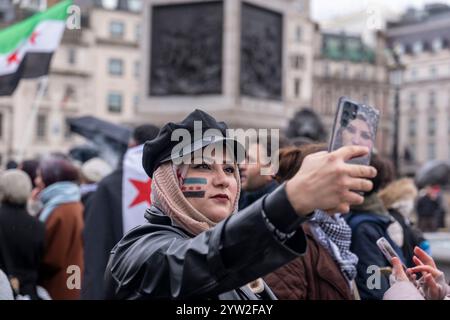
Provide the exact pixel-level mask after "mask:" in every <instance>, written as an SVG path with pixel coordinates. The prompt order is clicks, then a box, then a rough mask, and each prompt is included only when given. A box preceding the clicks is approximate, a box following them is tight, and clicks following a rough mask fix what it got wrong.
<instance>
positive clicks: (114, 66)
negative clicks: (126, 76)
mask: <svg viewBox="0 0 450 320" xmlns="http://www.w3.org/2000/svg"><path fill="white" fill-rule="evenodd" d="M108 69H109V74H110V75H113V76H121V75H122V74H123V61H122V59H109V64H108Z"/></svg>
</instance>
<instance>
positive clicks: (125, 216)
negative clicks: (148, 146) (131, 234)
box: [122, 145, 152, 233]
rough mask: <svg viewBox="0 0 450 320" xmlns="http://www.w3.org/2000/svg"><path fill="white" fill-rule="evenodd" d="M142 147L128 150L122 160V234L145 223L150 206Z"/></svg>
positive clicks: (149, 183) (148, 179) (149, 185)
mask: <svg viewBox="0 0 450 320" xmlns="http://www.w3.org/2000/svg"><path fill="white" fill-rule="evenodd" d="M143 150H144V146H143V145H140V146H137V147H134V148H130V149H128V151H127V152H126V153H125V156H124V159H123V178H122V222H123V232H124V233H126V232H127V231H128V230H130V229H132V228H134V227H136V226H138V225H141V224H143V223H145V218H144V214H145V210H146V209H147V208H148V207H149V206H150V204H151V200H150V193H151V185H152V180H151V179H150V178H149V177H148V176H147V174H146V173H145V171H144V168H143V167H142V153H143Z"/></svg>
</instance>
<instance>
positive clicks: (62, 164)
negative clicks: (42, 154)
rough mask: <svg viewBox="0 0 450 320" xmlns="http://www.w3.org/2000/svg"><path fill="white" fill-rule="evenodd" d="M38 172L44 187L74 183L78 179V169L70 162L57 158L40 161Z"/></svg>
mask: <svg viewBox="0 0 450 320" xmlns="http://www.w3.org/2000/svg"><path fill="white" fill-rule="evenodd" d="M39 170H40V173H41V177H42V182H43V183H44V184H45V186H49V185H52V184H54V183H56V182H61V181H72V182H76V181H78V179H79V173H78V169H77V168H76V167H75V166H74V165H73V164H72V163H71V162H70V161H68V160H66V159H62V158H58V157H49V158H46V159H44V160H42V161H41V163H40V164H39Z"/></svg>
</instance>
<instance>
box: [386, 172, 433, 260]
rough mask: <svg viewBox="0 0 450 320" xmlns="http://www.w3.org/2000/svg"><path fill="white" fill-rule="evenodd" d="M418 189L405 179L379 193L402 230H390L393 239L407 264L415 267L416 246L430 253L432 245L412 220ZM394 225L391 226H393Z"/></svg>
mask: <svg viewBox="0 0 450 320" xmlns="http://www.w3.org/2000/svg"><path fill="white" fill-rule="evenodd" d="M417 193H418V191H417V188H416V186H415V184H414V181H413V180H412V179H408V178H404V179H399V180H396V181H393V182H391V183H390V184H389V185H387V186H386V187H385V188H384V189H383V190H381V191H380V192H379V193H378V196H379V197H380V199H381V201H382V202H383V204H384V206H385V207H386V209H388V210H389V213H390V214H391V216H392V217H394V219H395V220H396V221H397V222H398V223H399V224H400V227H401V228H391V227H389V228H388V233H389V236H390V237H391V239H392V240H393V241H394V242H395V243H396V244H397V245H398V246H399V247H400V248H401V249H402V252H403V256H404V257H405V264H406V265H407V266H409V267H412V266H414V263H413V250H414V248H415V247H416V246H418V247H420V248H421V249H423V250H425V251H426V252H429V250H430V244H429V242H428V241H427V240H426V239H425V237H424V235H423V233H422V232H421V231H420V230H419V229H417V228H416V227H415V226H414V224H413V222H412V221H411V218H412V216H413V214H414V203H415V200H416V197H417ZM393 225H394V224H391V226H393Z"/></svg>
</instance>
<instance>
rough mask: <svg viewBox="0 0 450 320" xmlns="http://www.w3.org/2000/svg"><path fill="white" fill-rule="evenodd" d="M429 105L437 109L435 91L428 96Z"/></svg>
mask: <svg viewBox="0 0 450 320" xmlns="http://www.w3.org/2000/svg"><path fill="white" fill-rule="evenodd" d="M428 105H429V107H430V108H435V107H436V93H435V92H434V91H430V93H429V95H428Z"/></svg>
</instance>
